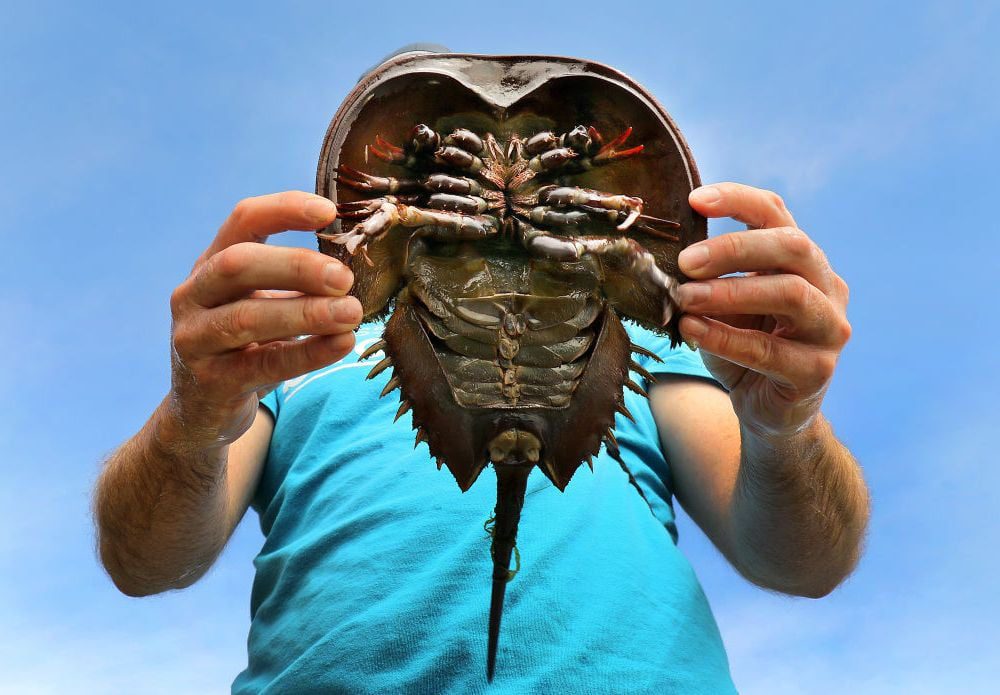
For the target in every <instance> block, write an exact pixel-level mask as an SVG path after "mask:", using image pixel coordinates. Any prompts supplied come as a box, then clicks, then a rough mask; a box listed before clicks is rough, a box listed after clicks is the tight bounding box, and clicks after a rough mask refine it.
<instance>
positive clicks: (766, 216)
mask: <svg viewBox="0 0 1000 695" xmlns="http://www.w3.org/2000/svg"><path fill="white" fill-rule="evenodd" d="M688 202H690V203H691V207H693V208H694V209H695V210H696V211H697V212H699V213H700V214H702V215H704V216H705V217H732V218H733V219H734V220H739V221H740V222H744V223H746V224H747V225H748V226H749V227H750V228H752V229H764V228H765V227H794V226H795V218H793V217H792V213H790V212H789V211H788V208H787V207H785V201H783V200H782V199H781V196H779V195H778V194H777V193H775V192H773V191H765V190H764V189H762V188H754V187H753V186H745V185H743V184H741V183H728V182H727V183H713V184H712V185H710V186H702V187H701V188H696V189H694V190H693V191H691V193H690V195H689V196H688Z"/></svg>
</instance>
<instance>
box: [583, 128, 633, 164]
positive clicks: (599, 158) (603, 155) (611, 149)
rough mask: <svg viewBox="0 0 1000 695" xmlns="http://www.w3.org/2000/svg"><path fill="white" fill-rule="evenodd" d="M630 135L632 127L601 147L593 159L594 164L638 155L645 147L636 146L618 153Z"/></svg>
mask: <svg viewBox="0 0 1000 695" xmlns="http://www.w3.org/2000/svg"><path fill="white" fill-rule="evenodd" d="M631 134H632V126H629V127H628V128H626V129H625V131H624V132H622V134H621V135H619V136H618V137H616V138H615V139H614V140H612V141H611V142H609V143H608V144H606V145H604V146H603V147H601V149H600V150H598V151H597V155H596V156H595V157H594V162H595V163H604V162H610V161H614V160H615V159H623V158H625V157H631V156H632V155H635V154H639V153H640V152H642V151H643V149H645V145H636V146H635V147H630V148H628V149H627V150H621V151H619V150H618V149H617V148H618V147H619V146H621V145H623V144H624V143H625V141H626V140H628V138H629V136H630V135H631Z"/></svg>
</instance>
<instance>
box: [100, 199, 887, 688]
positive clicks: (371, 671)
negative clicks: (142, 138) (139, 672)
mask: <svg viewBox="0 0 1000 695" xmlns="http://www.w3.org/2000/svg"><path fill="white" fill-rule="evenodd" d="M690 203H691V205H692V206H693V207H694V208H695V209H696V210H697V211H698V212H699V213H701V214H703V215H705V216H706V217H712V218H718V217H732V218H735V219H737V220H740V221H742V222H744V223H746V224H747V226H748V230H749V231H746V232H740V233H733V234H727V235H723V236H719V237H716V238H713V239H710V240H707V241H704V242H701V243H699V244H696V245H694V246H691V247H689V248H688V249H685V250H684V252H683V253H682V254H681V256H680V261H679V262H680V267H681V270H683V271H684V272H685V273H686V274H687V275H688V277H690V278H691V279H692V281H691V282H688V283H686V284H685V285H683V286H682V288H681V290H680V302H681V309H682V310H683V311H684V312H686V315H685V316H684V317H683V318H682V320H681V324H680V328H681V332H682V334H683V335H684V337H685V338H686V340H687V341H689V343H691V344H692V345H694V346H700V351H701V354H702V357H703V358H704V363H702V361H701V360H700V359H698V356H697V354H696V353H694V352H692V351H691V350H687V349H684V348H680V349H677V350H671V349H670V348H669V347H668V346H667V345H666V343H665V341H664V340H662V339H657V338H656V337H655V336H653V335H652V334H650V333H648V332H646V331H641V330H638V329H635V328H634V327H633V328H630V329H629V330H630V333H631V334H632V336H633V340H634V341H637V342H640V343H643V344H645V345H646V347H648V348H651V349H653V350H654V351H655V352H657V353H659V354H660V355H661V356H662V357H663V358H664V360H665V361H664V364H663V365H662V366H659V367H655V368H654V365H653V364H652V362H649V363H647V364H646V365H645V366H647V368H649V369H650V371H655V372H658V376H659V379H658V380H657V382H656V384H655V385H652V384H648V383H647V384H644V386H647V387H649V391H650V401H649V407H648V408H644V409H642V410H639V406H638V405H636V404H635V403H631V404H629V408H630V410H632V412H633V413H636V415H637V418H636V419H637V423H636V424H634V425H632V424H630V423H627V422H626V421H622V420H621V419H619V427H618V439H619V443H620V444H621V449H622V453H623V456H625V458H626V461H627V463H629V466H630V468H631V470H632V471H633V473H635V475H636V478H637V480H638V483H639V485H640V486H641V487H642V488H643V490H644V493H645V496H646V498H647V499H648V500H649V506H647V505H646V503H645V502H643V501H642V498H640V497H639V495H638V494H636V491H635V490H634V488H631V487H630V486H629V485H628V483H627V479H626V478H625V475H624V473H623V472H622V471H621V470H620V469H619V468H618V467H617V465H616V464H614V462H613V461H611V460H610V459H608V458H607V457H606V456H605V455H603V454H602V456H601V457H599V458H598V460H597V461H596V462H595V473H594V475H593V476H590V475H589V473H587V472H586V471H581V472H578V473H577V476H576V478H574V480H573V481H572V483H571V484H570V485H569V487H568V488H567V490H566V492H565V493H558V491H556V490H555V489H554V488H553V487H552V486H551V485H550V484H547V481H546V480H545V479H544V476H541V474H540V473H539V472H538V471H535V472H534V473H533V474H532V478H531V480H530V481H529V488H528V497H527V500H526V503H525V508H524V515H523V517H522V523H521V532H520V536H519V543H520V545H521V547H522V548H523V551H524V555H525V557H524V568H523V571H522V573H521V574H520V575H519V576H518V577H517V579H515V580H514V581H513V582H512V583H511V585H510V588H509V589H508V601H507V607H506V609H505V615H504V627H503V632H502V634H501V642H500V654H499V658H498V668H497V678H496V680H495V681H494V683H493V685H492V686H491V691H496V692H506V691H509V692H583V691H587V692H682V693H692V692H705V693H717V692H732V691H733V685H732V681H731V679H730V676H729V672H728V664H727V662H726V657H725V652H724V650H723V648H722V644H721V639H720V638H719V635H718V630H717V628H716V626H715V623H714V619H713V618H712V616H711V612H710V610H709V608H708V606H707V602H706V601H705V598H704V595H703V594H702V592H701V589H700V587H699V586H698V583H697V580H696V579H695V578H694V576H693V573H692V572H691V570H690V567H689V565H688V564H687V562H686V560H684V558H683V556H681V555H680V553H679V552H678V550H677V546H676V530H675V527H674V519H673V510H672V506H671V504H672V497H673V496H676V498H677V499H678V500H679V501H680V502H681V504H683V505H684V507H685V509H686V510H687V511H688V512H689V514H690V515H691V516H692V518H694V520H695V521H696V522H697V523H698V524H699V526H700V527H701V528H702V529H703V530H704V531H705V533H706V534H707V535H708V536H709V537H710V538H711V539H712V541H713V542H714V543H715V544H716V546H717V547H718V548H719V549H720V550H721V552H722V553H723V554H724V555H725V556H726V557H727V558H728V559H729V561H730V562H731V563H732V564H733V566H734V567H735V568H736V569H737V570H738V571H739V572H740V573H741V574H742V575H743V576H745V577H746V578H747V579H748V580H750V581H752V582H754V583H755V584H758V585H760V586H762V587H765V588H768V589H772V590H775V591H781V592H784V593H788V594H794V595H800V596H810V597H821V596H824V595H825V594H827V593H829V592H830V591H831V590H832V589H833V588H834V587H836V586H837V585H838V584H839V583H840V582H841V581H843V579H844V578H845V577H846V576H847V575H848V574H849V573H850V571H851V570H852V569H853V567H854V565H855V564H856V562H857V560H858V556H859V553H860V547H861V542H862V538H863V535H864V529H865V525H866V522H867V517H868V503H867V492H866V488H865V485H864V482H863V480H862V477H861V474H860V471H859V468H858V466H857V464H856V462H855V461H854V460H853V458H852V457H851V455H850V453H849V452H848V451H847V450H846V449H845V448H844V446H843V445H842V444H841V443H840V442H838V441H837V439H836V438H835V437H834V435H833V433H832V431H831V428H830V426H829V424H828V423H827V421H826V420H825V419H824V417H823V415H822V413H821V411H820V405H821V402H822V399H823V395H824V393H825V391H826V388H827V386H828V384H829V382H830V380H831V378H832V376H833V371H834V367H835V365H836V362H837V357H838V355H839V353H840V351H841V349H842V348H843V346H844V344H845V343H846V341H847V340H848V338H849V335H850V326H849V324H848V322H847V319H846V304H847V295H848V290H847V286H846V284H845V283H844V281H843V280H842V279H841V278H840V277H839V276H837V275H836V274H835V273H834V272H833V270H832V269H831V267H830V265H829V263H828V262H827V260H826V258H825V256H824V255H823V253H822V252H821V251H820V249H819V248H818V247H817V246H816V245H815V244H814V243H813V242H812V241H811V240H810V239H809V238H808V237H807V236H806V235H805V234H804V233H803V232H802V231H800V230H799V229H798V228H797V226H796V224H795V220H794V219H793V217H792V215H791V213H790V212H789V211H788V209H787V208H786V207H785V205H784V204H783V202H782V201H781V199H780V198H779V197H778V196H777V195H775V194H774V193H770V192H768V191H763V190H759V189H754V188H750V187H748V186H743V185H739V184H734V183H720V184H714V185H711V186H705V187H702V188H700V189H698V190H696V191H694V192H693V193H692V194H691V196H690ZM335 215H336V209H335V206H334V205H333V204H332V203H331V202H330V201H328V200H326V199H324V198H321V197H319V196H314V195H311V194H308V193H303V192H295V191H293V192H286V193H280V194H273V195H266V196H261V197H258V198H249V199H246V200H244V201H242V202H240V203H239V204H238V205H237V206H236V208H235V209H234V211H233V213H232V214H231V215H230V216H229V218H228V219H227V220H226V221H225V222H224V223H223V225H222V227H221V228H220V230H219V232H218V234H217V236H216V238H215V240H214V241H213V242H212V244H211V245H210V246H209V248H208V249H207V250H206V251H205V253H203V254H202V256H201V257H200V258H199V259H198V261H197V262H196V263H195V267H194V269H193V271H192V273H191V275H190V277H189V278H188V279H187V280H185V281H184V282H183V283H182V284H181V285H180V286H179V287H178V288H177V289H176V290H175V291H174V293H173V296H172V298H171V309H172V315H173V322H174V323H173V333H172V345H173V360H172V387H171V389H170V392H169V394H168V395H167V397H166V398H165V399H164V400H163V402H162V403H161V404H160V405H159V407H158V408H157V409H156V411H155V412H154V413H153V415H152V416H151V418H150V419H149V421H148V422H147V423H146V425H145V426H144V427H143V429H142V430H141V431H140V432H139V433H138V434H136V435H135V436H134V437H133V438H132V439H131V440H129V441H128V442H126V443H125V444H124V445H123V446H122V447H121V448H120V449H119V450H118V451H117V452H116V453H115V454H114V455H112V457H111V458H110V459H109V461H108V463H107V465H106V467H105V470H104V471H103V473H102V475H101V478H100V480H99V482H98V485H97V491H96V498H95V513H96V517H97V521H98V531H99V544H100V552H101V558H102V561H103V562H104V564H105V567H106V568H107V570H108V572H109V573H110V575H111V577H112V579H113V580H114V582H115V584H116V585H117V586H118V588H119V589H120V590H121V591H123V592H124V593H126V594H128V595H131V596H143V595H149V594H154V593H158V592H162V591H166V590H170V589H178V588H183V587H186V586H189V585H191V584H192V583H194V582H195V581H197V580H198V578H199V577H201V576H202V575H203V574H204V573H205V572H206V571H207V570H208V568H209V567H210V566H211V565H212V563H213V562H214V561H215V559H216V558H217V556H218V555H219V553H220V552H221V550H222V548H223V546H224V545H225V543H226V541H227V540H228V538H229V537H230V535H231V533H232V532H233V530H234V529H235V527H236V525H237V524H238V523H239V521H240V520H241V518H242V517H243V515H244V513H245V512H246V510H247V508H248V507H250V506H253V507H254V509H255V510H256V511H257V512H258V514H259V515H260V520H261V528H262V530H263V531H264V534H265V537H266V540H265V543H264V546H263V548H262V549H261V552H260V554H259V555H258V557H257V559H256V561H255V564H256V567H257V575H256V577H255V582H254V591H253V597H252V618H253V621H252V625H251V631H250V639H249V663H248V667H247V669H246V670H245V671H244V672H243V673H242V674H240V676H239V677H238V678H237V680H236V682H235V683H234V691H238V692H260V691H263V690H267V691H270V692H314V691H316V692H396V691H407V692H474V691H479V690H483V689H485V687H486V680H485V674H484V668H483V665H484V663H485V642H486V640H485V631H486V630H485V626H486V612H487V602H488V598H487V597H488V595H489V576H490V569H489V568H490V566H491V563H490V560H489V553H488V541H487V540H486V539H485V538H484V536H483V531H482V523H481V522H482V521H483V520H485V518H486V516H487V515H488V513H489V511H490V510H491V509H492V502H493V494H494V492H495V488H494V487H493V486H492V485H490V484H488V483H486V484H484V483H483V481H480V483H479V484H477V485H474V486H473V488H472V489H470V490H469V492H467V493H466V494H464V495H462V494H459V491H458V489H457V487H456V486H455V485H454V481H453V480H451V479H450V477H449V476H448V475H447V474H446V473H444V472H441V473H439V472H438V471H436V470H435V469H434V467H433V466H431V465H430V461H429V457H428V454H427V450H426V447H424V446H421V447H420V448H419V449H417V450H415V451H414V450H413V449H412V448H411V446H410V441H411V440H409V439H408V437H409V435H410V433H409V430H408V429H407V428H406V427H405V426H404V425H403V423H402V422H401V423H397V424H396V425H389V424H388V422H389V421H391V418H392V415H393V413H394V412H395V409H396V404H395V403H388V402H387V401H388V400H389V399H382V400H381V401H380V400H378V398H377V396H378V393H379V391H380V390H381V387H382V383H381V382H378V381H377V382H376V383H372V382H366V381H365V380H364V378H363V377H364V374H365V373H366V371H367V370H362V369H354V368H353V367H355V366H361V365H360V364H359V363H358V362H357V351H355V352H352V348H355V333H354V331H355V329H356V328H357V327H358V324H359V322H360V320H361V307H360V304H359V303H358V302H357V301H356V300H355V299H354V298H352V297H349V296H347V292H348V291H349V289H350V287H351V284H352V281H353V277H352V274H351V272H350V270H349V269H347V268H346V267H344V266H343V265H342V264H340V263H339V262H337V261H335V260H333V259H331V258H329V257H326V256H324V255H322V254H320V253H319V252H316V251H310V250H306V249H298V248H281V247H273V246H267V245H265V244H263V243H260V242H263V241H265V239H266V237H267V236H269V235H271V234H274V233H277V232H280V231H285V230H315V229H319V228H322V227H324V226H326V225H328V224H329V223H330V222H331V221H332V220H333V219H334V217H335ZM733 273H743V274H742V275H740V276H732V275H731V274H733ZM723 276H726V277H723ZM364 330H367V331H368V333H359V334H358V335H359V336H360V337H363V338H367V337H368V336H369V335H371V336H375V335H377V334H378V332H379V329H378V327H375V328H373V329H371V328H366V329H364ZM303 335H307V336H311V337H309V338H306V339H304V340H298V339H296V337H297V336H303ZM366 342H371V341H370V340H366ZM358 351H360V350H358ZM349 355H351V357H350V358H348V356H349ZM345 358H347V359H345ZM706 367H707V370H706ZM386 376H387V375H386ZM382 381H383V382H384V378H383V379H382ZM720 385H721V386H722V388H720V387H719V386H720ZM277 386H280V388H277V390H275V389H276V387H277ZM628 397H629V398H638V396H635V395H634V394H631V393H630V392H629V394H628ZM404 444H405V446H404ZM650 511H652V514H650Z"/></svg>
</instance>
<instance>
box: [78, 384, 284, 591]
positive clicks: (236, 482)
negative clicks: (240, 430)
mask: <svg viewBox="0 0 1000 695" xmlns="http://www.w3.org/2000/svg"><path fill="white" fill-rule="evenodd" d="M272 429H273V422H272V421H271V416H270V415H269V414H268V413H267V411H265V410H263V409H261V410H260V411H259V413H258V415H257V417H256V418H255V420H254V423H253V425H251V426H250V429H249V430H247V431H246V433H244V434H243V436H241V437H240V438H239V439H237V440H236V441H235V442H233V443H232V444H230V445H223V446H205V447H199V446H197V445H194V444H192V443H191V442H188V441H186V439H187V438H186V437H185V435H184V432H183V427H181V426H179V424H178V423H176V422H172V417H171V415H170V407H169V404H167V403H164V404H161V406H160V407H159V408H157V410H156V412H154V413H153V416H152V417H151V418H150V419H149V421H148V422H147V423H146V425H145V426H144V427H143V428H142V429H141V430H140V431H139V432H138V433H137V434H136V435H135V436H134V437H132V438H131V439H130V440H128V441H127V442H126V443H125V444H123V445H122V446H121V447H120V448H119V449H118V450H117V451H115V453H114V454H112V455H111V457H110V458H109V459H108V461H107V463H106V464H105V467H104V470H103V471H102V473H101V477H100V480H99V481H98V485H97V493H96V496H95V509H94V514H95V518H96V520H97V524H98V528H99V551H100V555H101V561H102V562H103V563H104V566H105V568H107V570H108V573H109V574H110V575H111V578H112V579H113V580H114V582H115V584H116V586H117V587H118V588H119V589H120V590H121V591H122V592H123V593H125V594H128V595H129V596H145V595H149V594H155V593H159V592H161V591H166V590H168V589H181V588H184V587H186V586H190V585H191V584H193V583H194V582H195V581H197V580H198V579H199V578H200V577H201V576H202V575H204V574H205V572H207V571H208V569H209V567H211V565H212V563H213V562H214V561H215V559H216V558H217V557H218V555H219V553H221V552H222V548H223V547H224V546H225V544H226V541H228V540H229V537H230V536H231V535H232V533H233V531H234V530H235V528H236V525H237V524H238V523H239V522H240V519H242V518H243V515H244V514H245V513H246V510H247V508H248V507H249V505H250V501H251V499H252V497H253V492H254V490H255V489H256V487H257V482H258V480H259V478H260V473H261V470H262V469H263V466H264V460H265V459H266V457H267V450H268V445H269V442H270V438H271V431H272Z"/></svg>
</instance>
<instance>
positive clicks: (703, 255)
mask: <svg viewBox="0 0 1000 695" xmlns="http://www.w3.org/2000/svg"><path fill="white" fill-rule="evenodd" d="M708 256H709V251H708V246H706V245H705V244H694V245H693V246H688V247H687V248H686V249H684V250H683V251H681V255H680V256H678V257H677V263H678V265H680V267H681V270H684V271H688V270H697V269H698V268H700V267H702V266H703V265H705V264H707V263H708Z"/></svg>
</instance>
